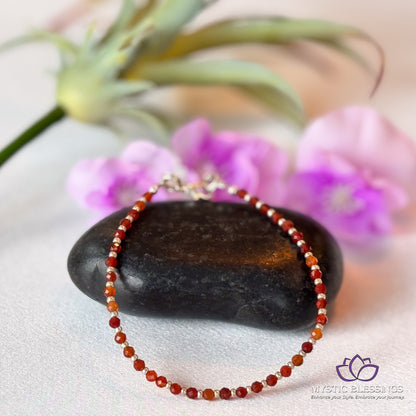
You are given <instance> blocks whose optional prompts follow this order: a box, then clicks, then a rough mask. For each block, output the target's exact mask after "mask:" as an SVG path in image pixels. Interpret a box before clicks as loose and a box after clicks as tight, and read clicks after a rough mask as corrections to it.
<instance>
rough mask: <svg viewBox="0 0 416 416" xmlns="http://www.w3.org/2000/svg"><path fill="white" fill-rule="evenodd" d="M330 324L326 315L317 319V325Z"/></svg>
mask: <svg viewBox="0 0 416 416" xmlns="http://www.w3.org/2000/svg"><path fill="white" fill-rule="evenodd" d="M327 322H328V318H327V316H326V315H324V314H321V315H318V316H317V317H316V323H318V324H321V325H325V324H326V323H327Z"/></svg>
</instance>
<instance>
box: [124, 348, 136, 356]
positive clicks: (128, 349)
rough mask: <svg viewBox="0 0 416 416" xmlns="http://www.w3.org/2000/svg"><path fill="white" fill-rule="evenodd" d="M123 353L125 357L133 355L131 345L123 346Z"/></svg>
mask: <svg viewBox="0 0 416 416" xmlns="http://www.w3.org/2000/svg"><path fill="white" fill-rule="evenodd" d="M123 354H124V356H125V357H127V358H131V357H133V355H134V348H133V347H130V346H128V347H125V348H124V350H123Z"/></svg>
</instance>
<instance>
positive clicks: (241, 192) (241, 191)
mask: <svg viewBox="0 0 416 416" xmlns="http://www.w3.org/2000/svg"><path fill="white" fill-rule="evenodd" d="M246 195H247V191H245V190H244V189H239V190H238V191H237V196H238V197H239V198H241V199H243V198H244V197H245V196H246Z"/></svg>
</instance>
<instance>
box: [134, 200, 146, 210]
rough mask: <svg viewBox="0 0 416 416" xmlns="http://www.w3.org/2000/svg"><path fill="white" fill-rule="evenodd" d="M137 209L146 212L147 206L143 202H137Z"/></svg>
mask: <svg viewBox="0 0 416 416" xmlns="http://www.w3.org/2000/svg"><path fill="white" fill-rule="evenodd" d="M136 207H137V208H139V210H140V211H144V210H145V209H146V204H145V203H144V202H143V201H137V202H136Z"/></svg>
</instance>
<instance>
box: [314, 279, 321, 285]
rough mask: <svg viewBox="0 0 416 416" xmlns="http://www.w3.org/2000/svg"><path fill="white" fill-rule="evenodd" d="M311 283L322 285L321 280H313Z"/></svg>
mask: <svg viewBox="0 0 416 416" xmlns="http://www.w3.org/2000/svg"><path fill="white" fill-rule="evenodd" d="M313 283H314V284H315V285H319V284H321V283H322V279H315V280H314V281H313Z"/></svg>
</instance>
